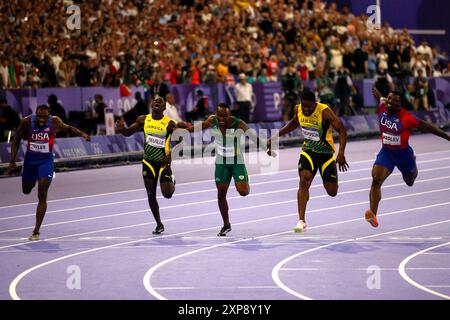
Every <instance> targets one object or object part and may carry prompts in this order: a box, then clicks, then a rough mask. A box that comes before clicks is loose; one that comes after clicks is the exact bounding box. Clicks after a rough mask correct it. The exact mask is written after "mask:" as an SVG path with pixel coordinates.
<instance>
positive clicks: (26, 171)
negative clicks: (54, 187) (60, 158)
mask: <svg viewBox="0 0 450 320" xmlns="http://www.w3.org/2000/svg"><path fill="white" fill-rule="evenodd" d="M53 171H54V163H53V155H51V156H45V157H42V156H39V155H38V156H35V155H33V154H29V153H27V154H26V155H25V160H24V162H23V168H22V181H24V182H36V181H38V180H39V179H40V178H45V179H47V180H52V179H53Z"/></svg>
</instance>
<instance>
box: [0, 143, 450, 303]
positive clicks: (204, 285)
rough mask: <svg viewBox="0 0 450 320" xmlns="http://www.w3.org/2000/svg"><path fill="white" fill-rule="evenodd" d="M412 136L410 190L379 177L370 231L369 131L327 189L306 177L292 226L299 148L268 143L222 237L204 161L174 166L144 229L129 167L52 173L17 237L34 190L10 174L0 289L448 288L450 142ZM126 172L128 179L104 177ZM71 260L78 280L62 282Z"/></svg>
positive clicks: (56, 294) (372, 295) (152, 295)
mask: <svg viewBox="0 0 450 320" xmlns="http://www.w3.org/2000/svg"><path fill="white" fill-rule="evenodd" d="M411 140H412V141H411V142H412V145H413V147H414V148H415V150H416V153H417V162H418V167H419V177H418V179H417V181H416V184H415V185H414V186H413V187H411V188H410V187H407V186H406V185H405V184H404V182H403V181H402V178H401V176H400V174H399V172H398V171H394V173H393V174H392V175H391V176H390V177H389V178H388V180H387V181H386V183H385V185H384V186H383V188H382V192H383V199H382V202H381V204H380V210H379V222H380V227H379V228H377V229H374V228H372V227H371V226H370V225H369V224H368V223H367V222H365V221H364V219H363V215H364V211H365V210H366V209H367V208H368V193H369V188H370V183H371V178H370V172H371V166H372V163H373V161H374V157H375V152H377V151H378V148H379V141H378V140H373V141H368V142H351V143H349V146H348V153H347V159H348V161H349V163H350V166H351V168H350V171H348V172H346V173H340V175H339V179H340V187H339V194H338V196H337V197H335V198H331V197H329V196H327V195H326V193H325V191H324V189H323V187H322V185H321V179H320V176H319V175H317V176H316V179H315V180H314V183H313V187H312V189H311V198H310V202H309V204H308V207H307V216H306V218H307V224H308V229H307V231H306V232H304V233H301V234H296V233H294V232H293V231H292V229H293V227H294V226H295V224H296V221H297V202H296V193H297V188H298V175H297V172H296V169H295V167H296V164H297V160H298V158H297V154H298V148H297V149H295V150H282V151H281V152H280V155H279V157H280V159H281V161H282V163H283V165H282V166H281V169H282V171H280V172H278V173H272V174H261V173H256V172H257V171H255V170H253V169H252V170H250V173H251V180H250V185H251V193H250V195H249V196H247V197H240V196H239V195H238V194H237V192H236V191H235V190H234V188H230V191H229V195H228V199H229V206H230V218H231V223H232V228H233V230H232V232H230V233H229V235H228V236H227V237H217V236H216V234H217V232H218V230H219V228H220V225H221V218H220V214H219V211H218V208H217V200H216V190H215V186H214V181H213V178H212V177H213V166H212V165H208V166H203V167H204V170H202V173H199V174H196V173H192V168H197V167H195V166H188V165H185V164H179V165H178V164H177V163H175V164H174V165H173V166H174V172H175V174H176V175H177V187H176V192H175V195H174V197H173V198H172V199H170V200H169V199H159V204H160V210H161V216H162V218H163V222H164V224H165V227H166V232H165V233H164V234H163V235H161V236H153V235H152V234H151V231H152V230H153V229H154V222H153V218H152V216H151V213H150V211H149V208H148V204H147V199H146V194H145V191H144V190H143V189H142V181H141V180H140V178H139V173H140V166H127V167H116V168H108V169H107V171H105V169H98V170H88V171H83V172H69V173H61V174H57V177H56V179H55V181H54V183H53V185H52V187H51V189H50V201H49V205H48V212H47V215H46V218H45V220H44V224H43V226H42V229H41V237H42V239H43V240H42V241H38V242H29V241H27V240H26V237H27V236H28V235H29V234H30V232H31V230H32V228H33V224H34V211H35V203H33V201H35V199H36V195H35V194H32V195H30V196H28V197H24V196H22V195H17V196H16V198H14V196H13V195H12V194H15V193H18V192H19V191H20V189H19V183H20V179H19V178H10V179H2V180H0V187H1V188H2V190H5V192H4V193H2V195H1V196H0V197H2V202H1V203H2V207H0V268H1V270H2V272H1V275H0V299H11V298H15V299H19V298H20V299H209V300H214V299H244V300H245V299H262V300H265V299H270V300H278V299H450V161H449V160H450V148H449V147H450V144H449V143H448V142H446V141H444V140H442V139H439V138H437V137H433V136H428V135H427V136H415V137H412V139H411ZM414 141H416V144H415V143H414ZM127 172H128V176H129V177H130V179H133V181H134V182H133V183H136V185H127V183H126V182H123V183H122V182H121V180H117V181H116V183H115V185H114V186H113V185H112V184H113V183H112V181H114V177H115V175H116V177H118V179H122V178H121V177H122V175H124V174H127ZM131 172H132V173H131ZM105 173H106V174H105ZM252 173H253V174H252ZM86 175H88V176H89V179H91V180H89V181H92V182H89V183H86V180H83V179H84V178H83V177H84V176H86ZM199 178H200V179H203V178H204V179H206V180H205V181H194V180H196V179H199ZM123 181H125V180H123ZM121 185H122V188H121ZM83 186H85V189H86V190H87V191H86V192H87V193H83ZM11 189H14V192H12V191H10V190H11ZM6 190H9V192H10V193H8V192H6ZM92 190H96V192H93V191H92ZM52 197H53V198H52ZM55 197H56V198H55ZM74 268H75V269H74ZM78 268H79V269H78ZM71 270H79V271H80V280H81V281H80V285H81V287H80V289H74V290H70V289H68V286H67V284H68V281H70V279H71V278H70V277H71V274H70V272H72V271H71ZM68 272H69V273H68Z"/></svg>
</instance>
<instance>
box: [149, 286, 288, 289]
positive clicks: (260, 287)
mask: <svg viewBox="0 0 450 320" xmlns="http://www.w3.org/2000/svg"><path fill="white" fill-rule="evenodd" d="M155 289H156V290H216V289H225V290H227V289H230V290H236V289H279V288H278V287H277V286H236V287H233V286H230V287H217V286H208V287H159V288H155Z"/></svg>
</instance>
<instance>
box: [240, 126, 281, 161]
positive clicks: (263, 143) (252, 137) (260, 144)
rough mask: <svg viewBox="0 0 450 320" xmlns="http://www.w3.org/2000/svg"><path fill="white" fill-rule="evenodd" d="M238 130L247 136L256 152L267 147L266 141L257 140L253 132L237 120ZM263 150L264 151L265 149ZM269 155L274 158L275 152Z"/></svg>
mask: <svg viewBox="0 0 450 320" xmlns="http://www.w3.org/2000/svg"><path fill="white" fill-rule="evenodd" d="M238 129H241V130H243V131H244V132H245V133H246V134H247V135H248V137H249V138H250V140H252V141H253V142H254V143H255V144H256V146H257V150H259V149H263V147H264V146H266V145H267V141H261V139H259V137H258V136H257V135H256V133H255V131H254V130H252V129H251V128H250V127H249V126H248V124H246V123H245V122H244V121H242V120H239V124H238ZM263 150H264V151H266V149H263ZM270 155H271V156H273V157H275V156H276V154H275V152H273V151H272V154H270Z"/></svg>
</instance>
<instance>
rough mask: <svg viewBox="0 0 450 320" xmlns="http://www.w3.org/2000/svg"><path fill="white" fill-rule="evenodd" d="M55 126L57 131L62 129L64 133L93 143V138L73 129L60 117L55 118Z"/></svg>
mask: <svg viewBox="0 0 450 320" xmlns="http://www.w3.org/2000/svg"><path fill="white" fill-rule="evenodd" d="M53 125H54V127H55V129H61V130H62V131H64V132H67V133H68V134H71V135H74V136H77V137H82V138H83V139H84V140H86V141H91V136H90V135H88V134H87V133H84V132H83V131H81V130H79V129H77V128H75V127H72V126H70V125H68V124H66V123H64V122H63V121H62V120H61V119H60V118H59V117H53Z"/></svg>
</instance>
